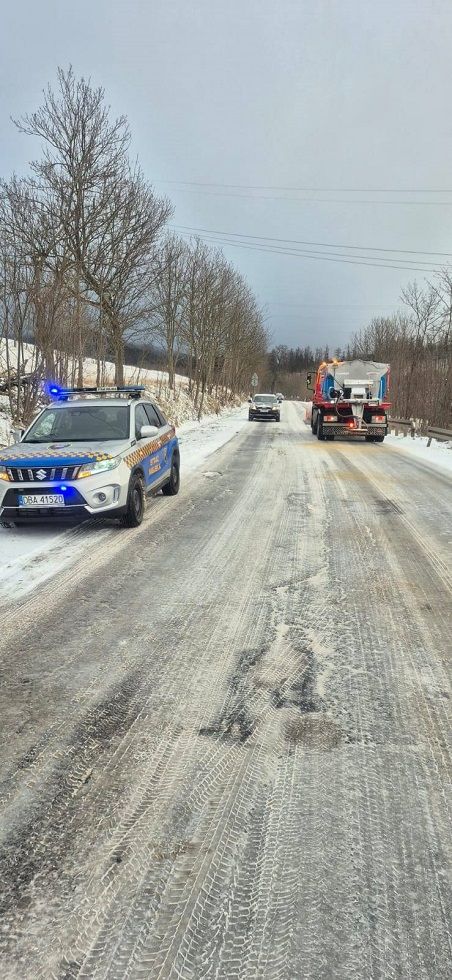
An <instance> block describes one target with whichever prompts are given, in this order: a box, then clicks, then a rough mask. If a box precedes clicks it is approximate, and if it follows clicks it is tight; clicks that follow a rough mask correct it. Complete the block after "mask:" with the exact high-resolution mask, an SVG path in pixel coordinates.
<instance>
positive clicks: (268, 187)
mask: <svg viewBox="0 0 452 980" xmlns="http://www.w3.org/2000/svg"><path fill="white" fill-rule="evenodd" d="M154 183H155V184H183V185H184V186H187V187H228V188H232V189H233V190H257V191H296V192H297V193H300V194H307V193H313V194H316V193H319V194H323V193H325V194H326V193H331V194H452V188H448V187H293V186H284V185H282V186H281V185H277V184H222V183H216V182H209V181H204V180H155V181H154Z"/></svg>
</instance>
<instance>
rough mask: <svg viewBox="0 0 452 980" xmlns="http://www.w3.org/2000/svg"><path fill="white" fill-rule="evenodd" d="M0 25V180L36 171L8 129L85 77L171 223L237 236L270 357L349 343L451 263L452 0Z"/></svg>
mask: <svg viewBox="0 0 452 980" xmlns="http://www.w3.org/2000/svg"><path fill="white" fill-rule="evenodd" d="M0 12H1V31H0V173H1V174H2V175H3V176H8V175H9V174H10V173H11V172H12V171H13V170H15V171H16V172H17V173H19V174H22V173H26V172H27V163H28V161H29V159H30V158H31V157H32V156H33V155H34V154H35V153H36V147H34V146H33V143H32V141H31V140H30V137H26V136H23V135H20V134H19V133H18V132H17V131H16V130H15V128H14V126H13V124H12V123H11V121H10V116H11V115H13V116H14V115H16V116H18V115H20V114H22V113H25V112H30V111H32V110H33V109H35V108H37V106H38V105H39V104H40V102H41V93H42V89H43V88H44V87H45V85H46V84H47V83H48V82H51V83H53V82H54V80H55V76H56V68H57V66H58V65H61V66H62V67H67V66H68V65H69V64H72V65H73V67H74V70H75V72H76V74H83V75H85V76H90V77H91V78H92V80H93V82H95V83H96V84H101V85H102V86H103V87H104V88H105V91H106V96H107V100H108V102H109V103H110V104H111V107H112V110H113V112H114V114H115V115H119V114H121V113H124V114H125V115H127V117H128V119H129V122H130V126H131V130H132V136H133V144H132V149H133V152H134V154H136V155H137V156H138V157H139V160H140V162H141V164H142V167H143V170H144V171H145V173H146V175H147V177H148V178H149V180H150V181H151V182H152V183H153V184H154V186H155V189H156V190H157V191H158V192H165V193H167V194H168V195H169V197H170V198H171V199H172V201H173V203H174V205H175V209H176V210H175V216H174V218H173V222H172V223H173V224H174V225H176V226H177V227H178V228H180V229H181V228H182V227H184V228H189V229H206V230H210V231H213V232H219V233H220V235H219V238H220V240H222V241H229V242H232V241H233V240H234V238H233V237H232V236H238V237H237V238H236V239H235V241H236V245H232V244H227V245H224V252H225V254H226V255H227V257H228V258H229V259H231V260H232V261H233V262H234V263H235V265H236V266H237V267H238V268H239V269H240V270H241V271H242V272H243V273H244V274H245V275H246V277H247V278H248V280H249V282H250V285H251V286H252V288H253V289H254V291H255V293H256V295H257V296H258V299H259V302H260V303H261V304H262V305H263V306H264V307H265V310H266V315H267V317H268V320H267V322H268V326H269V328H270V330H271V333H272V341H273V343H288V344H292V345H298V344H300V345H305V344H307V343H310V344H312V345H314V346H315V345H316V344H324V343H329V345H330V347H331V348H333V347H334V346H336V345H337V344H339V345H340V344H343V343H346V341H347V338H348V337H349V336H350V334H351V333H352V332H353V331H354V330H355V329H357V328H359V327H360V326H362V325H365V323H366V322H368V321H369V320H370V319H371V318H372V317H373V316H378V315H385V314H389V313H391V312H392V311H394V310H395V309H397V308H398V307H399V305H400V299H399V297H400V292H401V288H402V287H403V285H404V284H406V283H407V282H408V281H410V280H411V279H413V278H415V277H417V278H419V279H420V280H422V279H424V278H425V275H426V273H425V272H423V271H413V268H412V267H408V266H407V267H405V266H406V263H407V260H411V262H412V266H414V267H418V268H419V269H421V270H428V273H430V271H431V270H433V267H434V265H435V264H436V265H441V264H443V263H444V262H446V261H447V260H446V259H445V258H443V257H441V256H439V255H433V256H431V255H430V256H428V255H425V254H410V252H409V251H408V250H413V251H414V252H415V253H417V252H422V253H425V252H435V253H436V252H439V253H447V252H450V253H452V235H451V222H452V167H451V164H452V113H451V84H452V82H451V80H452V72H451V68H452V60H451V54H452V3H451V0H429V2H428V3H427V2H424V3H421V2H417V0H390V2H388V0H378V2H377V0H348V2H347V0H278V2H276V0H240V2H239V0H221V2H220V0H124V2H122V0H76V3H73V4H69V3H68V2H67V0H39V2H38V0H20V2H17V3H12V2H11V0H0ZM404 202H405V203H404ZM202 234H203V235H204V236H205V237H207V232H206V231H202ZM250 236H255V237H254V238H253V237H250ZM243 238H246V243H247V247H239V245H238V242H239V241H240V240H241V241H242V244H243ZM264 238H265V241H263V239H264ZM275 239H279V240H281V241H275ZM291 242H295V243H309V244H307V245H305V244H291ZM311 243H321V244H318V245H317V244H311ZM249 246H252V247H249ZM338 246H339V247H338ZM345 246H349V248H345ZM357 246H358V247H359V248H357ZM363 247H365V249H366V251H363ZM278 248H279V249H282V251H283V252H290V251H294V250H296V251H298V252H300V250H301V249H304V251H305V252H306V251H310V252H311V253H312V252H317V253H324V255H325V257H324V258H321V257H320V256H319V255H316V256H315V257H312V258H308V257H307V256H306V255H300V254H296V255H293V254H278V252H277V251H276V249H278ZM370 248H372V249H382V250H383V249H388V250H393V249H399V250H404V251H400V252H393V251H380V252H379V251H369V249H370ZM325 253H326V254H325ZM339 258H341V259H346V260H347V261H338V259H339ZM363 261H367V262H368V263H375V264H376V265H379V264H380V265H382V264H385V265H387V266H399V267H402V268H382V267H379V268H375V267H374V266H373V265H372V264H370V265H369V266H368V267H366V266H365V265H361V264H356V263H358V262H363ZM450 261H451V262H452V256H451V259H450ZM429 263H432V265H431V266H430V265H429Z"/></svg>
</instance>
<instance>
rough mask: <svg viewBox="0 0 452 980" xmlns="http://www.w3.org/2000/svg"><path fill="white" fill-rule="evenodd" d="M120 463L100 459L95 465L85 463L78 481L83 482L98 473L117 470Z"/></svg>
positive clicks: (113, 460)
mask: <svg viewBox="0 0 452 980" xmlns="http://www.w3.org/2000/svg"><path fill="white" fill-rule="evenodd" d="M120 462H121V460H120V459H98V460H96V461H95V462H94V463H83V465H82V467H81V469H80V470H79V472H78V473H77V480H82V479H83V477H85V476H95V475H96V473H107V472H108V471H109V470H115V469H116V467H117V466H119V464H120Z"/></svg>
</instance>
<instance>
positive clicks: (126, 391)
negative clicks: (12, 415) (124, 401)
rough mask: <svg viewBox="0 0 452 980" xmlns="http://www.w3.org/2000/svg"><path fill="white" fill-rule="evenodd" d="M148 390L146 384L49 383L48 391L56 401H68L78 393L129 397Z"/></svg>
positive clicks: (139, 395) (135, 396)
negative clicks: (85, 385) (82, 385)
mask: <svg viewBox="0 0 452 980" xmlns="http://www.w3.org/2000/svg"><path fill="white" fill-rule="evenodd" d="M144 391H146V388H145V386H144V385H110V386H105V385H101V386H99V385H93V386H92V387H88V388H61V387H60V386H59V385H56V384H50V385H47V393H48V394H49V395H50V397H51V398H53V399H55V401H62V402H67V401H68V400H69V398H73V397H76V396H77V395H98V396H99V395H110V396H112V395H116V397H118V396H121V395H124V396H125V397H127V398H140V397H141V395H142V394H143V392H144Z"/></svg>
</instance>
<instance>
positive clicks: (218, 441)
mask: <svg viewBox="0 0 452 980" xmlns="http://www.w3.org/2000/svg"><path fill="white" fill-rule="evenodd" d="M247 421H248V406H247V405H246V406H242V407H241V408H237V409H233V410H230V411H225V412H223V413H222V414H221V415H215V416H213V417H212V416H211V417H206V418H204V419H203V420H202V421H201V422H195V423H194V422H193V421H191V422H186V423H185V424H184V425H182V426H181V427H180V428H179V429H178V430H177V434H178V437H179V439H180V453H181V475H182V492H183V480H184V476H185V475H187V474H190V473H193V472H194V471H195V470H197V469H198V468H199V467H200V466H202V464H203V463H204V462H205V460H206V459H208V458H209V456H211V455H212V453H214V452H215V451H216V450H217V449H219V448H220V447H221V446H223V445H225V443H227V442H229V440H230V439H232V438H233V437H234V436H235V435H236V434H237V433H238V432H240V431H241V429H242V428H243V426H244V425H246V424H247ZM115 533H117V530H116V528H114V527H112V526H111V525H107V524H105V523H103V522H102V521H101V520H99V521H94V522H93V523H92V524H90V525H88V526H79V527H76V528H71V529H66V528H64V527H62V526H61V525H60V526H59V527H52V526H51V525H41V526H39V525H38V526H36V527H18V528H3V527H0V613H1V609H2V608H5V607H6V606H7V605H9V604H10V603H11V602H17V601H18V600H20V599H21V598H22V597H23V596H25V595H27V594H28V593H30V592H31V591H33V589H35V588H36V587H37V586H39V585H41V584H42V583H43V582H46V581H47V580H48V579H50V578H53V576H54V575H56V574H57V573H58V572H61V571H63V569H66V568H68V567H69V566H70V564H71V563H72V562H73V561H74V560H75V559H76V558H77V557H79V556H80V553H81V552H82V551H83V549H85V550H86V552H87V554H89V552H91V551H92V550H93V549H97V548H101V547H102V546H103V544H104V542H105V540H106V538H107V537H109V536H110V535H112V534H115ZM130 533H131V534H133V531H131V532H130Z"/></svg>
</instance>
